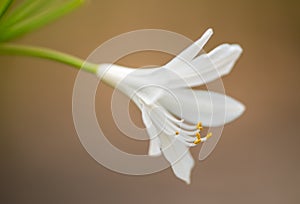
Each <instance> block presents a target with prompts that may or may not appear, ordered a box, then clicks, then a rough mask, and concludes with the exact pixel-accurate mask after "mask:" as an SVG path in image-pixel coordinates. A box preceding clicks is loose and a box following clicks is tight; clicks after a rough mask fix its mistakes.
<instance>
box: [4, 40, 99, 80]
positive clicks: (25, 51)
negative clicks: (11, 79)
mask: <svg viewBox="0 0 300 204" xmlns="http://www.w3.org/2000/svg"><path fill="white" fill-rule="evenodd" d="M0 54H7V55H23V56H31V57H38V58H44V59H49V60H53V61H57V62H61V63H64V64H67V65H71V66H73V67H75V68H77V69H82V70H85V71H87V72H90V73H93V74H96V73H97V67H98V65H97V64H93V63H89V62H85V61H84V60H82V59H80V58H78V57H74V56H72V55H69V54H65V53H62V52H59V51H55V50H51V49H47V48H42V47H33V46H25V45H16V44H12V43H1V44H0Z"/></svg>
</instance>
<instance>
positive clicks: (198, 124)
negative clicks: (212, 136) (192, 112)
mask: <svg viewBox="0 0 300 204" xmlns="http://www.w3.org/2000/svg"><path fill="white" fill-rule="evenodd" d="M196 127H197V129H198V130H202V129H203V127H202V123H201V122H199V123H197V126H196Z"/></svg>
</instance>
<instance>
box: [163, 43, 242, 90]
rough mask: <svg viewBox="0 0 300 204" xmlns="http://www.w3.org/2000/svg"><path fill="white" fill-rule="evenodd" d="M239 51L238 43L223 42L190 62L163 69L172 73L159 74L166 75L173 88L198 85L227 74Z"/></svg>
mask: <svg viewBox="0 0 300 204" xmlns="http://www.w3.org/2000/svg"><path fill="white" fill-rule="evenodd" d="M241 53H242V48H241V47H240V46H239V45H229V44H223V45H220V46H218V47H217V48H215V49H214V50H212V51H211V52H210V53H208V54H202V55H200V56H198V57H197V58H195V59H194V60H193V61H191V62H187V63H182V64H180V65H179V66H178V67H176V68H173V69H167V70H165V72H170V71H172V72H174V73H171V74H170V73H169V74H168V73H165V74H164V73H161V74H162V75H163V74H164V75H165V76H167V75H168V77H165V78H167V80H168V81H169V83H168V84H169V86H170V87H173V88H174V87H186V86H191V87H194V86H200V85H202V84H207V83H209V82H211V81H213V80H215V79H217V78H220V77H222V76H223V75H226V74H228V73H229V72H230V71H231V69H232V67H233V65H234V64H235V62H236V61H237V59H238V58H239V56H240V55H241ZM163 69H164V68H163ZM165 69H166V68H165ZM169 70H170V71H169Z"/></svg>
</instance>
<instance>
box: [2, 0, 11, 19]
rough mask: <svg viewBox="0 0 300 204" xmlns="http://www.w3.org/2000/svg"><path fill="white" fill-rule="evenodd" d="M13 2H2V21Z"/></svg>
mask: <svg viewBox="0 0 300 204" xmlns="http://www.w3.org/2000/svg"><path fill="white" fill-rule="evenodd" d="M12 2H13V0H1V2H0V19H1V17H2V16H3V15H4V14H5V13H6V11H7V9H8V8H9V6H10V5H11V3H12Z"/></svg>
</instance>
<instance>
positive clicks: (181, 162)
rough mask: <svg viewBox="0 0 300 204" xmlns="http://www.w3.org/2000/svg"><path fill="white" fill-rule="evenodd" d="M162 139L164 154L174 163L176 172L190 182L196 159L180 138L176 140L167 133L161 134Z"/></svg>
mask: <svg viewBox="0 0 300 204" xmlns="http://www.w3.org/2000/svg"><path fill="white" fill-rule="evenodd" d="M160 141H161V147H162V151H163V154H164V156H165V157H166V159H167V160H168V161H169V162H170V164H171V165H172V169H173V172H174V174H175V175H176V176H177V177H178V178H180V179H182V180H184V181H185V182H186V183H187V184H189V183H190V181H191V180H190V179H191V178H190V177H191V170H192V168H193V166H194V159H193V157H192V156H191V154H190V152H189V149H188V147H187V146H185V145H184V144H183V143H182V142H180V141H179V140H176V139H175V138H174V136H173V137H172V136H168V135H166V134H161V136H160Z"/></svg>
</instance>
